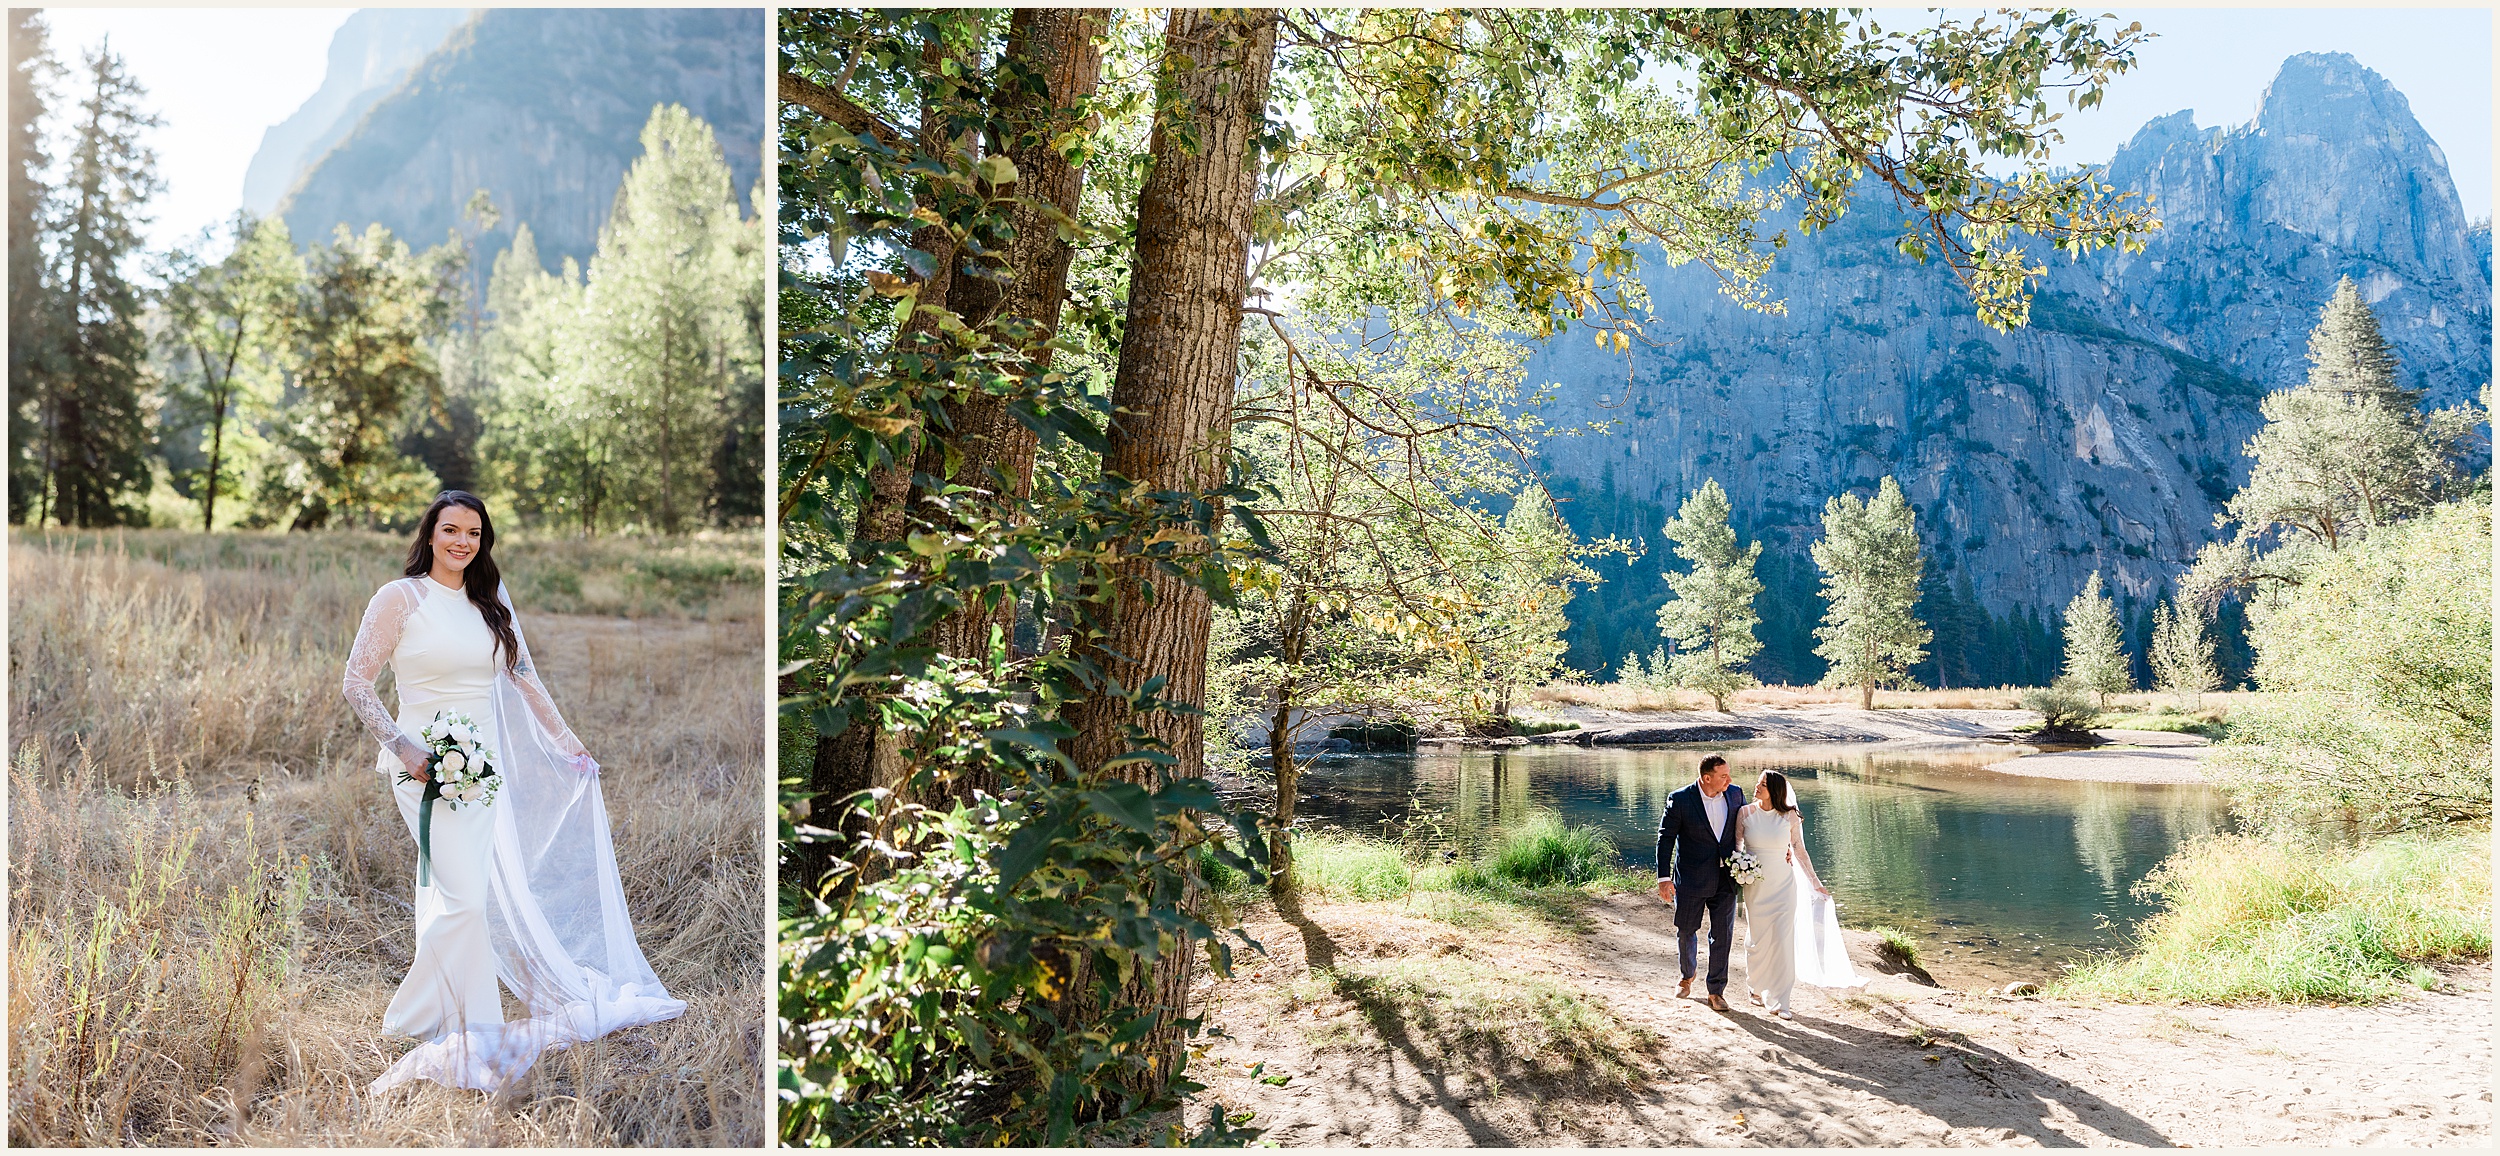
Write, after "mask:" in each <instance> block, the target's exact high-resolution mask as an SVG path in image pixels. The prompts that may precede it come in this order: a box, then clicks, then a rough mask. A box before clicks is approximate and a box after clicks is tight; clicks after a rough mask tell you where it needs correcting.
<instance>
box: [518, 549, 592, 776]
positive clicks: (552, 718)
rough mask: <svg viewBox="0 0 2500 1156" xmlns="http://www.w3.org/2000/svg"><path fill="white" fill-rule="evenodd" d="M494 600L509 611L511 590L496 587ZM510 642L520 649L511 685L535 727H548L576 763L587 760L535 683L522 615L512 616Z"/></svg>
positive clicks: (550, 700) (544, 689)
mask: <svg viewBox="0 0 2500 1156" xmlns="http://www.w3.org/2000/svg"><path fill="white" fill-rule="evenodd" d="M495 598H496V600H497V601H499V602H502V603H503V608H504V609H505V610H507V611H508V610H511V609H512V589H511V587H509V586H497V587H496V588H495ZM512 640H513V642H514V643H516V644H517V646H518V648H519V653H518V654H516V655H514V656H513V657H514V661H513V663H512V682H513V685H515V686H517V687H519V688H520V691H521V697H522V698H524V699H527V700H528V701H529V704H530V713H531V714H534V715H537V716H538V724H539V725H540V726H543V727H545V728H547V733H548V734H549V735H551V736H554V738H555V740H556V745H557V746H558V747H559V748H561V749H562V750H563V751H564V753H566V754H568V755H572V756H573V757H574V758H575V759H578V760H587V759H588V758H589V752H588V751H586V750H584V749H583V747H582V740H580V739H578V738H575V737H573V731H572V728H570V727H567V726H565V725H564V716H563V715H561V714H558V713H556V700H555V699H554V698H553V697H552V696H550V695H549V694H548V693H547V684H546V683H543V682H540V681H539V680H538V667H537V666H536V665H534V664H532V663H531V662H530V643H529V638H528V637H527V636H525V635H523V634H522V633H521V616H520V615H518V614H514V615H513V616H512ZM594 765H595V764H594Z"/></svg>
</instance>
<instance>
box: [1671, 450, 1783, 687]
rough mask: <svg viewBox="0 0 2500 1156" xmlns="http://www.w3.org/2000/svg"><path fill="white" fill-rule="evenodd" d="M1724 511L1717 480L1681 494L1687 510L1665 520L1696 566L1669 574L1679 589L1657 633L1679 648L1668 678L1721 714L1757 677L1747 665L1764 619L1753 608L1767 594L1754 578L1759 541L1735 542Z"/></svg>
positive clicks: (1722, 493) (1724, 494)
mask: <svg viewBox="0 0 2500 1156" xmlns="http://www.w3.org/2000/svg"><path fill="white" fill-rule="evenodd" d="M1727 515H1728V504H1727V491H1725V490H1722V489H1720V488H1719V482H1718V479H1716V478H1712V479H1709V480H1707V481H1704V482H1703V483H1702V484H1701V488H1700V489H1699V490H1695V491H1694V492H1693V495H1692V496H1691V497H1689V498H1686V499H1684V507H1683V509H1681V510H1678V511H1677V512H1676V516H1675V517H1674V518H1673V519H1671V520H1669V521H1668V522H1667V525H1666V534H1667V537H1668V538H1670V539H1673V540H1674V542H1675V553H1676V556H1677V557H1679V558H1682V559H1684V560H1685V561H1686V562H1689V563H1692V567H1693V568H1692V569H1691V570H1690V571H1687V572H1685V573H1682V574H1669V575H1667V586H1668V588H1669V589H1671V590H1673V591H1674V592H1675V594H1674V597H1673V598H1672V599H1670V600H1669V601H1668V602H1667V604H1666V605H1664V606H1661V607H1659V608H1658V632H1659V633H1661V634H1664V635H1666V636H1667V637H1669V638H1672V639H1674V640H1675V645H1676V647H1677V651H1678V653H1677V654H1676V656H1675V659H1674V662H1673V664H1672V665H1671V668H1670V670H1669V677H1670V680H1671V681H1672V682H1673V683H1674V685H1676V686H1680V687H1685V688H1688V689H1691V690H1698V691H1700V692H1702V693H1703V694H1706V695H1709V696H1710V701H1711V702H1712V703H1713V704H1714V705H1716V706H1717V707H1718V708H1719V711H1720V713H1722V714H1724V713H1726V711H1727V696H1729V695H1731V694H1734V693H1736V692H1737V691H1739V690H1742V689H1744V688H1746V687H1748V686H1752V685H1754V682H1755V679H1754V676H1753V675H1752V674H1750V673H1748V672H1747V671H1745V670H1744V669H1743V667H1744V665H1745V662H1746V660H1747V659H1750V658H1752V657H1753V656H1754V652H1755V651H1758V650H1761V649H1762V643H1760V642H1758V641H1756V640H1755V639H1754V636H1753V628H1754V626H1755V624H1757V623H1759V622H1761V621H1762V619H1761V617H1760V616H1758V615H1756V614H1755V613H1754V607H1753V600H1754V598H1755V596H1757V595H1759V594H1761V593H1762V580H1761V579H1759V578H1757V577H1755V576H1754V562H1755V561H1756V560H1758V559H1759V558H1761V557H1762V544H1761V543H1760V542H1754V543H1750V544H1748V545H1745V546H1743V547H1741V548H1740V547H1739V546H1737V544H1736V531H1735V530H1734V529H1733V528H1731V527H1730V526H1729V525H1728V520H1727Z"/></svg>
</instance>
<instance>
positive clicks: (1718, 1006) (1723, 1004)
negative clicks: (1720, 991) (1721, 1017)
mask: <svg viewBox="0 0 2500 1156" xmlns="http://www.w3.org/2000/svg"><path fill="white" fill-rule="evenodd" d="M1710 1010H1712V1011H1726V1010H1727V1001H1726V1000H1724V999H1721V998H1719V997H1718V996H1715V995H1714V996H1711V997H1710Z"/></svg>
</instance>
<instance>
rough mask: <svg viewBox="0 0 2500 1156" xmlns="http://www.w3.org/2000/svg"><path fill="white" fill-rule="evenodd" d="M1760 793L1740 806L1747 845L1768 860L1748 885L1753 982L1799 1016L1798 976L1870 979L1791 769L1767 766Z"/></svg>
mask: <svg viewBox="0 0 2500 1156" xmlns="http://www.w3.org/2000/svg"><path fill="white" fill-rule="evenodd" d="M1753 799H1754V801H1753V802H1750V803H1747V804H1745V806H1744V807H1743V808H1742V809H1740V810H1738V811H1737V812H1736V823H1737V831H1738V835H1739V837H1740V840H1741V845H1742V846H1743V847H1744V849H1745V850H1747V851H1749V852H1752V853H1753V857H1754V861H1755V862H1757V863H1759V864H1761V865H1762V874H1761V875H1760V876H1759V877H1757V878H1756V879H1755V880H1754V881H1753V882H1751V883H1747V884H1745V885H1744V897H1745V986H1746V987H1748V988H1750V989H1752V994H1753V1002H1755V1003H1758V1004H1762V1005H1763V1006H1765V1007H1768V1008H1770V1009H1771V1011H1772V1012H1773V1013H1774V1014H1776V1015H1778V1016H1779V1017H1780V1018H1781V1019H1784V1020H1786V1019H1795V1018H1797V1017H1795V1016H1793V1015H1791V1014H1789V1011H1788V1004H1789V996H1790V994H1791V993H1792V992H1793V991H1794V990H1795V989H1796V986H1797V983H1798V981H1800V980H1803V981H1804V982H1806V983H1810V984H1813V985H1814V986H1816V987H1856V986H1858V985H1859V984H1862V983H1865V982H1866V981H1865V980H1864V979H1862V978H1860V977H1859V976H1858V974H1857V973H1856V972H1855V971H1854V970H1853V969H1851V968H1850V966H1849V953H1848V951H1847V949H1846V948H1845V947H1844V946H1843V945H1842V943H1841V940H1840V916H1839V914H1838V912H1836V911H1835V910H1834V909H1833V907H1832V893H1831V892H1830V891H1829V890H1827V889H1825V888H1824V886H1823V880H1822V878H1821V877H1820V876H1817V875H1816V874H1815V873H1814V858H1813V856H1811V855H1808V854H1807V853H1806V821H1805V816H1804V815H1802V814H1799V813H1798V811H1797V803H1796V799H1795V797H1794V796H1793V795H1791V794H1790V793H1789V788H1788V776H1786V775H1783V774H1781V773H1779V772H1778V771H1764V772H1762V778H1761V779H1759V780H1757V781H1756V782H1755V783H1754V786H1753ZM1809 889H1811V891H1812V894H1807V892H1808V890H1809Z"/></svg>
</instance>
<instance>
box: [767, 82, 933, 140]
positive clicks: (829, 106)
mask: <svg viewBox="0 0 2500 1156" xmlns="http://www.w3.org/2000/svg"><path fill="white" fill-rule="evenodd" d="M781 99H782V100H783V101H784V102H786V103H789V104H795V105H798V106H800V107H802V108H805V109H806V110H808V111H809V112H812V113H815V114H816V115H818V116H821V117H823V118H825V119H826V120H830V121H832V122H833V123H835V124H838V125H841V126H842V127H843V128H845V129H848V130H850V131H851V132H853V133H857V134H859V135H861V136H865V137H871V138H874V139H875V140H876V142H877V143H878V144H881V145H884V146H885V147H887V148H890V149H895V150H898V151H899V150H901V149H902V148H903V147H904V140H903V133H902V130H900V129H897V128H895V127H894V126H893V125H890V124H887V123H885V121H883V120H881V119H879V118H878V117H877V114H875V113H872V112H870V111H868V110H867V109H864V108H861V107H860V106H858V105H856V104H853V103H851V100H850V98H849V97H846V96H843V95H842V94H841V93H839V92H835V91H834V90H832V89H830V88H827V87H825V86H824V85H821V84H818V83H816V82H815V81H812V80H809V79H807V78H806V77H804V76H800V75H798V74H796V73H790V72H784V73H782V74H781Z"/></svg>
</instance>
